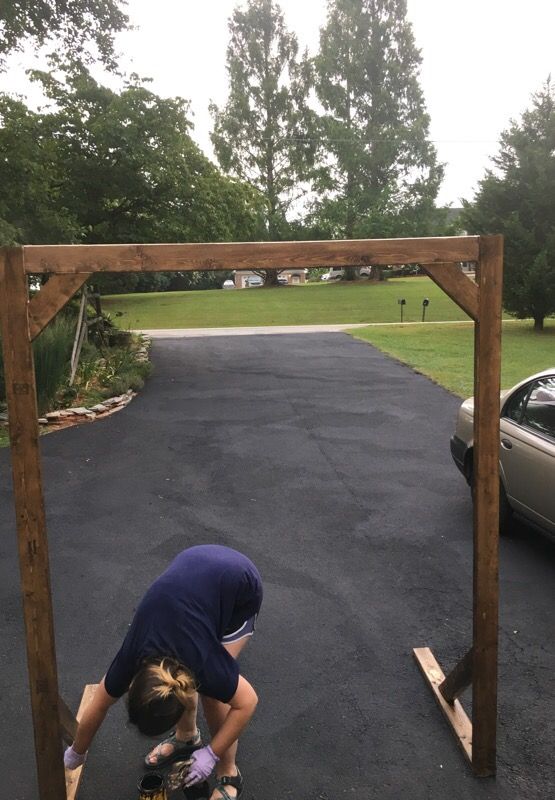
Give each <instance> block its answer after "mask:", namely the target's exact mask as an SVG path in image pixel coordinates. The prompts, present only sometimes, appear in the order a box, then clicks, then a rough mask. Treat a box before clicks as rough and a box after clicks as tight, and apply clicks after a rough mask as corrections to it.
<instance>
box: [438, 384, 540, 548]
mask: <svg viewBox="0 0 555 800" xmlns="http://www.w3.org/2000/svg"><path fill="white" fill-rule="evenodd" d="M473 450H474V398H472V397H470V398H469V399H468V400H465V401H464V403H463V404H462V405H461V407H460V409H459V413H458V416H457V425H456V429H455V434H454V436H452V437H451V454H452V456H453V459H454V461H455V464H456V465H457V467H458V468H459V469H460V471H461V472H462V474H463V475H464V476H465V478H466V479H467V481H468V483H469V485H470V486H472V481H473ZM499 472H500V478H501V486H500V528H501V530H502V531H503V530H506V529H507V528H508V527H509V525H510V522H511V517H512V515H513V514H516V515H517V516H520V517H522V518H523V519H525V520H526V521H527V522H528V523H530V524H532V525H533V526H534V527H536V528H539V529H540V530H541V531H542V532H544V533H547V534H548V535H550V536H552V537H554V538H555V368H554V369H549V370H545V371H544V372H539V373H538V374H537V375H532V376H531V377H529V378H526V380H524V381H521V382H520V383H518V384H517V385H516V386H513V388H512V389H509V390H508V391H504V392H501V420H500V442H499Z"/></svg>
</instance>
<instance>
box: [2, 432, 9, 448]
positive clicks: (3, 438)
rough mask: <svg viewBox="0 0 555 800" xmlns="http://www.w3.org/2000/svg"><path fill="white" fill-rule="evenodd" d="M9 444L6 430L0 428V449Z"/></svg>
mask: <svg viewBox="0 0 555 800" xmlns="http://www.w3.org/2000/svg"><path fill="white" fill-rule="evenodd" d="M8 443H9V438H8V429H7V428H4V427H2V428H0V447H7V446H8Z"/></svg>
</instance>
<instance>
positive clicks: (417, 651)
mask: <svg viewBox="0 0 555 800" xmlns="http://www.w3.org/2000/svg"><path fill="white" fill-rule="evenodd" d="M413 653H414V657H415V658H416V661H417V663H418V666H419V667H420V669H421V670H422V674H423V675H424V678H425V679H426V681H427V682H428V684H429V685H430V688H431V690H432V692H433V693H434V697H435V699H436V700H437V702H438V705H439V707H440V708H441V710H442V711H443V714H444V716H445V718H446V719H447V722H448V723H449V725H450V726H451V728H452V730H453V733H454V734H455V736H456V738H457V741H458V743H459V744H460V746H461V748H462V751H463V753H464V754H465V756H466V757H467V759H468V760H469V762H470V763H471V764H472V722H471V721H470V719H469V718H468V715H467V714H466V712H465V710H464V708H463V707H462V705H461V704H460V702H459V701H458V700H455V702H454V703H453V704H452V705H451V704H450V703H447V702H446V700H445V699H444V698H443V695H442V694H441V692H440V691H439V687H440V685H441V684H442V683H443V681H444V680H445V675H444V674H443V670H442V669H441V667H440V666H439V664H438V663H437V661H436V659H435V657H434V654H433V653H432V651H431V650H430V648H429V647H415V648H414V650H413Z"/></svg>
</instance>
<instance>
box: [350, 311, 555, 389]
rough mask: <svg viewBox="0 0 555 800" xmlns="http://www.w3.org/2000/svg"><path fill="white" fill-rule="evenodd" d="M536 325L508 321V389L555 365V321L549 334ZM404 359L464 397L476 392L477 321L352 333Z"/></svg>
mask: <svg viewBox="0 0 555 800" xmlns="http://www.w3.org/2000/svg"><path fill="white" fill-rule="evenodd" d="M531 326H532V323H531V322H529V321H526V322H505V323H504V324H503V345H502V347H503V349H502V365H501V386H502V388H504V389H508V388H510V387H511V386H513V385H514V384H515V383H517V382H518V381H520V380H522V379H523V378H526V377H528V375H533V374H534V372H540V371H541V370H543V369H549V368H551V367H555V320H547V321H546V323H545V329H544V331H543V333H535V332H534V331H533V329H532V327H531ZM350 333H351V334H352V335H353V336H354V337H356V338H357V339H363V340H364V341H365V342H369V343H370V344H373V345H374V346H375V347H377V348H378V349H379V350H382V351H383V352H384V353H387V354H388V355H391V356H393V357H394V358H397V359H399V361H402V362H403V363H405V364H408V365H409V366H411V367H413V368H414V369H415V370H417V371H418V372H421V373H422V374H423V375H427V376H428V377H429V378H431V379H432V380H434V381H436V383H439V384H441V385H442V386H445V388H446V389H449V390H450V391H451V392H454V394H457V395H459V396H460V397H468V396H469V395H471V394H472V393H473V391H474V377H473V376H474V337H473V325H472V323H465V324H454V325H433V326H430V327H427V326H426V325H422V326H415V325H411V326H409V327H403V326H401V325H395V326H392V327H388V328H358V329H355V330H352V331H350Z"/></svg>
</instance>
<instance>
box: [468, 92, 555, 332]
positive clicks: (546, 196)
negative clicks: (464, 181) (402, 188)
mask: <svg viewBox="0 0 555 800" xmlns="http://www.w3.org/2000/svg"><path fill="white" fill-rule="evenodd" d="M492 160H493V164H494V167H495V169H494V170H488V171H487V172H486V176H485V177H484V179H483V180H482V181H480V184H479V190H478V193H477V195H476V198H475V201H474V203H473V204H470V203H465V212H464V219H465V223H466V226H467V228H468V231H469V232H470V233H503V234H504V235H505V258H504V263H505V270H504V277H503V303H504V306H505V308H506V309H507V311H510V312H512V313H514V314H516V316H517V317H519V318H520V319H524V318H526V317H532V318H533V320H534V328H535V330H538V331H541V330H542V329H543V322H544V319H545V317H548V316H550V315H552V314H554V313H555V88H554V87H553V84H552V83H551V79H550V78H549V79H548V80H547V82H546V83H545V85H544V86H543V88H542V90H541V91H540V92H538V93H536V94H534V95H533V97H532V105H531V107H530V108H529V109H528V110H526V111H525V112H524V113H523V115H522V119H521V120H520V122H512V124H511V126H510V127H509V128H508V130H506V131H504V132H503V133H502V134H501V139H500V149H499V153H498V154H497V155H496V156H495V157H494V158H493V159H492Z"/></svg>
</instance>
